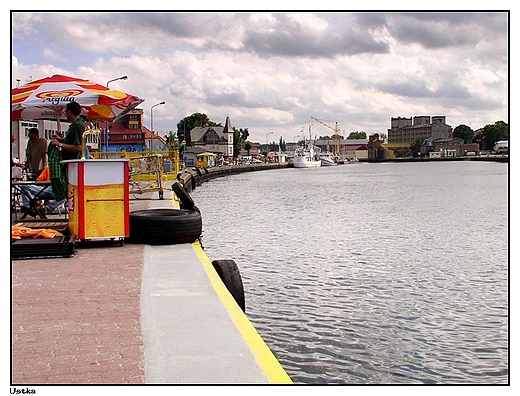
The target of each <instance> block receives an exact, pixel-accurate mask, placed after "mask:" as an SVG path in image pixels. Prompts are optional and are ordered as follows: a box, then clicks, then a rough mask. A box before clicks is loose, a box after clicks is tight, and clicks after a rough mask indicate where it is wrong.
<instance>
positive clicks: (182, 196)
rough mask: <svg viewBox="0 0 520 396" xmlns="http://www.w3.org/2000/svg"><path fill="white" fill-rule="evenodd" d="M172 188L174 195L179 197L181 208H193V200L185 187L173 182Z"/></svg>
mask: <svg viewBox="0 0 520 396" xmlns="http://www.w3.org/2000/svg"><path fill="white" fill-rule="evenodd" d="M172 190H173V192H174V193H175V195H177V197H178V198H179V201H180V207H181V209H190V210H192V209H193V207H194V206H195V201H194V200H193V198H192V197H191V195H190V193H189V192H188V190H187V189H186V187H184V186H183V185H182V184H181V183H179V182H174V183H173V184H172Z"/></svg>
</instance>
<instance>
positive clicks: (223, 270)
mask: <svg viewBox="0 0 520 396" xmlns="http://www.w3.org/2000/svg"><path fill="white" fill-rule="evenodd" d="M211 263H212V264H213V267H214V268H215V270H216V271H217V274H218V275H219V277H220V279H221V280H222V283H224V285H225V286H226V288H227V289H228V291H229V293H231V295H232V296H233V298H234V299H235V301H236V302H237V304H238V306H239V307H240V308H241V309H242V311H244V313H245V312H246V298H245V295H244V285H243V283H242V277H241V276H240V271H239V270H238V266H237V264H236V263H235V262H234V261H233V260H213V261H212V262H211Z"/></svg>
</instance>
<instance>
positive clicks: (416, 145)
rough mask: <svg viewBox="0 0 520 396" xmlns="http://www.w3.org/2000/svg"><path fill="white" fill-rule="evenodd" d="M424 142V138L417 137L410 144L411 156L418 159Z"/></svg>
mask: <svg viewBox="0 0 520 396" xmlns="http://www.w3.org/2000/svg"><path fill="white" fill-rule="evenodd" d="M423 142H424V138H423V137H422V136H419V137H418V138H416V139H415V140H414V142H413V143H411V144H410V150H412V155H413V156H414V157H418V156H419V154H420V153H419V152H420V151H421V146H422V144H423Z"/></svg>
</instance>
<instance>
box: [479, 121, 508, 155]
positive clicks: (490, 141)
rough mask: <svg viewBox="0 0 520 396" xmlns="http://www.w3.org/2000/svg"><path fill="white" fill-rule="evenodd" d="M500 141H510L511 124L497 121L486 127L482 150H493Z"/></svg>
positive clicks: (483, 134)
mask: <svg viewBox="0 0 520 396" xmlns="http://www.w3.org/2000/svg"><path fill="white" fill-rule="evenodd" d="M499 140H509V124H506V123H505V122H504V121H497V122H495V123H494V124H492V125H491V124H488V125H486V126H485V127H484V130H483V131H482V141H481V147H480V148H481V149H482V150H493V147H494V145H495V143H496V142H498V141H499Z"/></svg>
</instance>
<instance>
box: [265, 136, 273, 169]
mask: <svg viewBox="0 0 520 396" xmlns="http://www.w3.org/2000/svg"><path fill="white" fill-rule="evenodd" d="M272 133H274V132H267V133H266V135H265V162H266V163H267V156H268V155H269V141H268V140H267V139H268V137H269V135H270V134H272Z"/></svg>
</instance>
